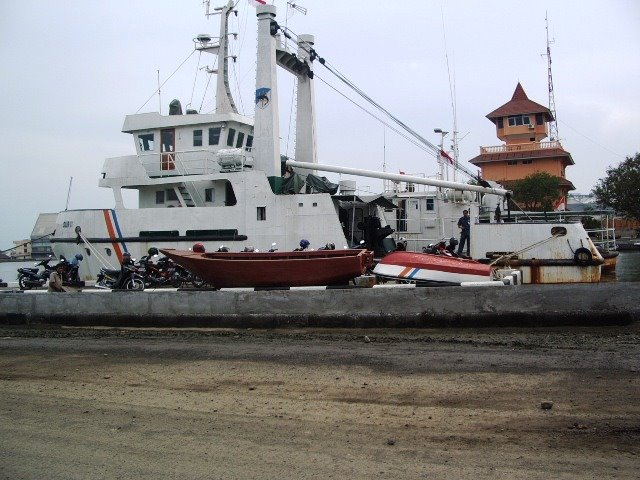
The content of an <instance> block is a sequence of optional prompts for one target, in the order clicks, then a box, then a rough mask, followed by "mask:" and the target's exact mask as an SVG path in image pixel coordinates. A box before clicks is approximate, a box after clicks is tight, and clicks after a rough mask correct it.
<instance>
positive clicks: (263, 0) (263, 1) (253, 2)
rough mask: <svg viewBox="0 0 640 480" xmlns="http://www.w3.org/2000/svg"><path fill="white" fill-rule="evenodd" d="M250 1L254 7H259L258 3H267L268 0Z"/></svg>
mask: <svg viewBox="0 0 640 480" xmlns="http://www.w3.org/2000/svg"><path fill="white" fill-rule="evenodd" d="M249 3H250V4H251V5H253V6H254V7H257V6H258V5H266V4H267V2H266V0H249Z"/></svg>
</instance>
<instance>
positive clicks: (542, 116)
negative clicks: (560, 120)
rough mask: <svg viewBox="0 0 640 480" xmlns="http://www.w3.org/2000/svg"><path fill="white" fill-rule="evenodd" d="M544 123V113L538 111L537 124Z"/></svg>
mask: <svg viewBox="0 0 640 480" xmlns="http://www.w3.org/2000/svg"><path fill="white" fill-rule="evenodd" d="M543 123H544V115H542V114H541V113H536V125H542V124H543Z"/></svg>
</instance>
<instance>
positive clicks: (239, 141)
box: [236, 132, 244, 148]
mask: <svg viewBox="0 0 640 480" xmlns="http://www.w3.org/2000/svg"><path fill="white" fill-rule="evenodd" d="M243 142H244V133H242V132H238V139H237V140H236V148H240V147H242V143H243Z"/></svg>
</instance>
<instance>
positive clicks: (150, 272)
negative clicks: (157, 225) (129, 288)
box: [138, 247, 183, 288]
mask: <svg viewBox="0 0 640 480" xmlns="http://www.w3.org/2000/svg"><path fill="white" fill-rule="evenodd" d="M148 254H149V255H144V256H143V257H141V258H140V261H139V262H138V273H139V274H140V275H142V277H143V278H144V284H145V287H147V288H149V287H154V288H155V287H163V286H168V285H171V286H172V287H180V286H182V282H183V280H182V279H181V278H180V277H179V276H178V275H177V274H176V265H175V263H173V262H172V261H171V259H169V258H167V257H162V258H160V259H159V260H158V262H157V263H153V257H157V256H158V249H157V248H155V247H151V248H150V249H149V251H148Z"/></svg>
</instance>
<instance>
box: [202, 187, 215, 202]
mask: <svg viewBox="0 0 640 480" xmlns="http://www.w3.org/2000/svg"><path fill="white" fill-rule="evenodd" d="M215 200H216V189H215V188H205V189H204V201H205V202H208V203H213V202H215Z"/></svg>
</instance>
